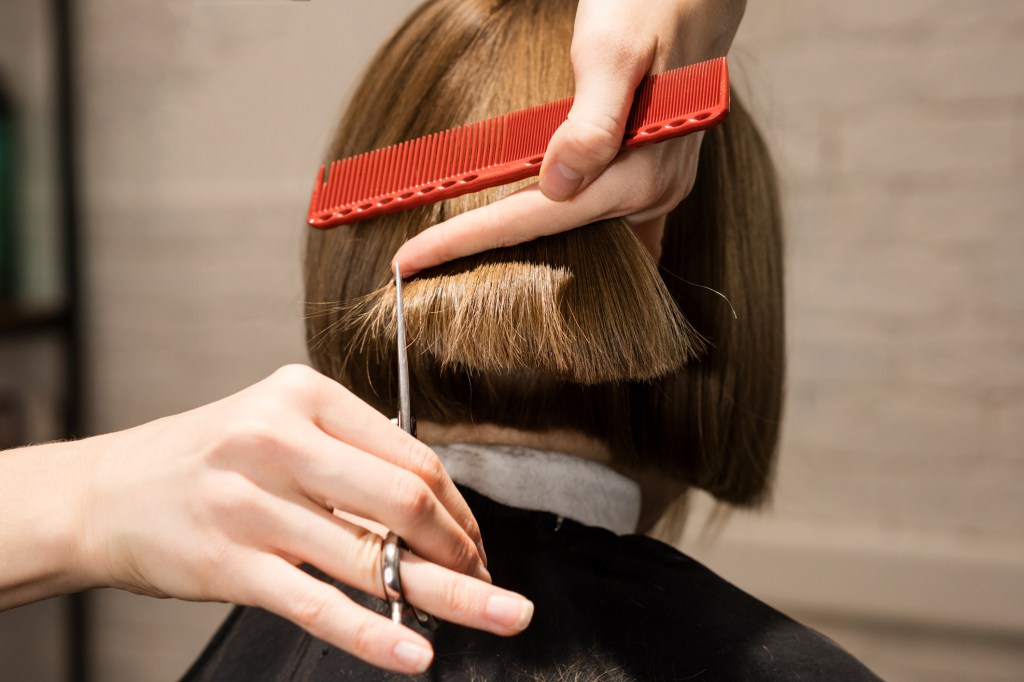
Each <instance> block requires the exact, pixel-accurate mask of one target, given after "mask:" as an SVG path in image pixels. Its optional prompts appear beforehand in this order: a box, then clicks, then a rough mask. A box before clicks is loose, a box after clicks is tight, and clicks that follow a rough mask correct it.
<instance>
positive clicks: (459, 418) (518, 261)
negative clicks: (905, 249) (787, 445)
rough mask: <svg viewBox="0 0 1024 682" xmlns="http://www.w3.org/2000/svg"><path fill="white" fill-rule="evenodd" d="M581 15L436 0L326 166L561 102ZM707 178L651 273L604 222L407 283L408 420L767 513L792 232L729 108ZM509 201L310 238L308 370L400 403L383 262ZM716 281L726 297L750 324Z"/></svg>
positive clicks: (448, 204)
mask: <svg viewBox="0 0 1024 682" xmlns="http://www.w3.org/2000/svg"><path fill="white" fill-rule="evenodd" d="M575 10H576V2H575V1H574V0H431V1H429V2H427V3H425V4H424V5H423V6H421V7H420V8H419V9H418V10H417V11H415V12H414V13H413V14H412V15H411V16H410V17H409V18H408V19H407V20H406V22H405V23H404V24H403V25H402V26H401V27H400V28H399V30H398V32H397V33H396V34H395V35H394V36H393V37H392V38H391V39H390V40H389V41H388V43H386V44H385V45H384V47H383V48H382V49H381V51H380V52H379V53H378V54H377V56H376V57H375V58H374V60H373V61H372V62H371V65H370V67H369V70H368V72H367V75H366V76H365V77H364V79H363V81H362V83H361V85H360V87H359V88H358V89H357V91H356V93H355V94H354V96H353V99H352V104H351V105H350V107H349V109H348V111H347V112H346V114H345V116H344V117H343V119H342V121H341V124H340V126H339V129H338V132H337V135H336V137H335V141H334V143H333V144H332V146H331V149H330V153H329V157H330V159H337V158H342V157H344V156H349V155H352V154H357V153H360V152H363V151H367V150H369V149H373V148H377V147H381V146H385V145H390V144H394V143H397V142H400V141H403V140H407V139H412V138H415V137H419V136H422V135H426V134H429V133H432V132H436V131H439V130H443V129H446V128H450V127H453V126H457V125H461V124H465V123H469V122H472V121H476V120H480V119H483V118H487V117H490V116H494V115H497V114H501V113H505V112H507V111H512V110H515V109H521V108H523V107H526V106H530V105H533V104H539V103H542V102H546V101H550V100H553V99H558V98H561V97H566V96H569V95H571V94H572V88H573V82H572V71H571V68H570V61H569V52H568V51H569V45H570V43H571V38H572V27H573V19H574V16H575ZM699 166H700V172H699V173H698V177H697V181H696V183H695V186H694V189H693V192H692V193H691V195H690V196H689V198H687V199H686V200H685V201H684V202H683V204H681V205H680V207H679V208H677V209H676V210H675V211H674V212H673V213H672V214H671V215H670V216H669V220H668V226H667V232H666V238H665V243H664V247H663V249H664V252H663V256H662V259H661V263H660V272H659V268H658V267H657V266H656V265H655V264H654V263H653V262H652V261H651V258H650V256H649V254H648V253H647V251H646V250H645V249H644V247H643V246H642V245H641V244H640V243H639V241H638V240H637V239H636V238H635V236H634V235H633V233H632V231H631V230H630V229H629V228H628V227H627V226H626V225H625V224H624V223H623V222H622V221H619V220H611V221H604V222H601V223H596V224H594V225H590V226H587V227H584V228H581V229H578V230H572V231H570V232H568V233H564V234H560V235H555V236H552V237H546V238H542V239H539V240H536V241H534V242H529V243H527V244H523V245H519V246H515V247H510V248H505V249H498V250H494V251H490V252H487V253H484V254H480V255H478V256H474V257H469V258H464V259H460V260H459V261H456V262H453V263H449V264H446V265H444V266H441V267H438V268H433V269H431V270H428V271H425V272H423V273H421V274H420V275H418V276H417V277H416V278H415V279H412V280H409V281H408V282H407V285H406V288H405V292H404V293H405V297H404V298H405V312H406V319H407V325H408V332H409V341H410V370H411V374H412V387H413V401H414V405H415V408H416V412H417V416H418V418H420V419H421V420H429V421H433V422H438V423H441V424H457V423H475V424H495V425H500V426H508V427H513V428H518V429H524V430H531V431H544V430H548V429H570V430H574V431H579V432H581V433H583V434H585V435H588V436H591V437H594V438H597V439H600V440H603V441H605V442H607V444H608V445H609V447H610V449H611V451H612V452H613V453H614V457H615V458H616V460H617V462H618V463H619V464H621V465H623V466H625V467H632V468H636V469H655V470H658V471H660V472H663V473H665V474H667V475H669V476H672V477H675V478H678V479H680V480H682V481H685V482H687V483H689V484H690V485H694V486H697V487H701V488H704V489H707V490H708V491H709V492H711V493H712V494H714V495H716V496H718V497H719V498H720V499H723V500H726V501H730V502H734V503H753V502H756V501H758V500H759V499H761V497H762V496H763V495H764V493H765V491H766V489H767V483H768V480H769V476H770V472H771V463H772V460H773V457H774V452H775V446H776V440H777V433H778V418H779V413H780V405H781V384H782V363H783V359H782V352H783V333H782V300H781V296H782V281H781V238H780V219H779V212H778V206H777V198H776V189H775V186H774V176H773V173H772V168H771V163H770V160H769V159H768V156H767V152H766V150H765V147H764V145H763V143H762V141H761V139H760V137H759V135H758V134H757V131H756V129H755V128H754V126H753V124H752V122H751V121H750V119H749V117H748V116H747V114H746V112H745V110H744V109H743V108H742V106H741V105H740V104H739V103H738V102H737V101H736V100H735V99H734V100H733V112H732V114H731V116H730V118H729V119H728V120H727V121H726V123H725V124H723V125H722V126H720V127H719V128H717V129H714V130H712V131H709V132H708V133H706V135H705V139H704V143H703V145H702V151H701V158H700V164H699ZM510 189H514V187H513V188H496V189H492V190H488V191H485V192H480V193H477V194H474V195H467V196H464V197H459V198H456V199H453V200H449V201H445V202H441V203H439V204H436V205H433V206H427V207H422V208H419V209H414V210H410V211H405V212H401V213H395V214H391V215H387V216H383V217H380V218H377V219H374V220H371V221H366V222H363V223H356V224H355V225H352V226H347V227H341V228H336V229H333V230H328V231H317V230H314V231H311V232H310V236H309V241H308V246H307V262H306V296H307V300H308V301H310V305H311V314H310V317H309V319H308V323H307V338H308V343H309V347H310V353H311V356H312V360H313V363H314V365H315V366H316V367H317V368H318V369H320V370H321V371H322V372H324V373H325V374H327V375H328V376H331V377H334V378H335V379H337V380H338V381H340V382H342V383H343V384H345V385H347V386H349V387H350V388H351V389H352V390H353V391H355V392H356V393H357V394H358V395H359V396H360V397H362V398H363V399H365V400H367V401H368V402H369V403H370V404H372V405H374V406H376V407H377V408H378V409H380V410H381V411H383V412H385V413H389V412H391V411H393V409H394V408H393V406H394V405H395V404H396V399H395V393H396V388H397V387H396V382H395V378H394V377H395V368H394V362H395V361H394V358H395V354H394V351H395V328H394V321H395V316H394V294H393V290H391V289H390V288H389V286H388V283H389V280H390V258H391V256H392V255H393V254H394V252H395V251H396V250H397V249H398V247H399V246H400V245H401V243H402V242H404V241H405V240H407V239H409V238H410V237H412V236H413V235H414V234H416V233H418V232H420V231H422V230H423V229H426V228H427V227H429V226H430V225H433V224H436V223H438V222H440V221H442V220H444V219H445V218H447V217H450V216H453V215H456V214H458V213H461V212H464V211H466V210H469V209H471V208H473V207H475V206H479V205H483V204H484V203H487V202H490V201H493V200H495V199H496V198H498V197H500V196H501V195H502V194H503V193H507V192H508V191H510ZM510 228H511V229H514V226H510ZM691 283H693V284H691ZM694 284H696V285H699V286H694ZM704 287H708V288H710V289H714V290H717V291H722V292H724V293H725V294H726V295H727V296H728V297H729V299H730V301H731V302H732V305H733V306H734V307H735V308H736V310H737V312H738V315H739V318H738V319H734V318H733V316H732V312H731V309H730V307H729V305H728V303H726V302H725V301H723V299H721V298H720V297H718V296H717V295H716V294H714V293H711V292H709V291H708V290H707V289H705V288H704ZM684 314H685V318H684Z"/></svg>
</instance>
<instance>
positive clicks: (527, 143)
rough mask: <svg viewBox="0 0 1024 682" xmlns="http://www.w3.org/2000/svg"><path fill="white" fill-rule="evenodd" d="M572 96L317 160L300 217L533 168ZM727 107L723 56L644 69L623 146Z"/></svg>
mask: <svg viewBox="0 0 1024 682" xmlns="http://www.w3.org/2000/svg"><path fill="white" fill-rule="evenodd" d="M572 102H573V98H571V97H568V98H566V99H562V100H558V101H556V102H549V103H547V104H541V105H538V106H534V107H530V108H528V109H522V110H520V111H515V112H512V113H509V114H502V115H500V116H495V117H493V118H489V119H486V120H484V121H478V122H477V123H470V124H469V125H464V126H460V127H458V128H452V129H450V130H445V131H443V132H439V133H433V134H432V135H427V136H425V137H420V138H417V139H415V140H409V141H407V142H401V143H399V144H396V145H392V146H390V147H385V148H384V149H377V150H375V151H371V152H366V153H365V154H360V155H358V156H351V157H349V158H346V159H342V160H340V161H335V162H333V163H331V165H330V168H329V170H327V180H326V181H325V180H324V173H325V167H324V166H321V167H320V171H319V172H318V173H317V176H316V184H315V185H314V186H313V198H312V200H311V201H310V204H309V216H308V220H309V224H310V225H311V226H313V227H318V228H330V227H337V226H338V225H344V224H346V223H353V222H356V221H359V220H367V219H369V218H374V217H377V216H379V215H382V214H385V213H392V212H394V211H402V210H405V209H409V208H415V207H417V206H423V205H425V204H432V203H435V202H438V201H442V200H444V199H450V198H452V197H457V196H459V195H462V194H467V193H469V192H477V191H480V190H482V189H486V188H488V187H495V186H497V185H506V184H509V183H512V182H515V181H517V180H522V179H524V178H528V177H531V176H535V175H537V174H538V173H539V172H540V164H541V161H543V159H544V152H545V151H546V150H547V146H548V141H549V140H550V139H551V136H552V135H553V134H554V132H555V130H557V129H558V126H560V125H561V124H562V122H563V121H565V119H566V116H567V115H568V114H569V109H570V108H571V107H572ZM728 113H729V73H728V66H727V64H726V59H725V57H719V58H717V59H710V60H708V61H704V62H698V63H697V64H691V65H689V66H683V67H681V68H678V69H673V70H672V71H666V72H664V73H660V74H655V75H652V76H647V77H646V78H644V79H643V80H642V81H641V82H640V85H639V87H638V88H637V90H636V94H635V95H634V97H633V107H632V109H631V110H630V114H629V120H628V122H627V124H626V135H625V137H624V138H623V143H622V148H623V149H636V148H637V147H642V146H644V145H648V144H654V143H655V142H662V141H664V140H668V139H672V138H675V137H681V136H683V135H688V134H690V133H694V132H697V131H698V130H705V129H707V128H710V127H712V126H714V125H717V124H718V123H720V122H721V121H722V120H724V119H725V117H726V116H727V115H728Z"/></svg>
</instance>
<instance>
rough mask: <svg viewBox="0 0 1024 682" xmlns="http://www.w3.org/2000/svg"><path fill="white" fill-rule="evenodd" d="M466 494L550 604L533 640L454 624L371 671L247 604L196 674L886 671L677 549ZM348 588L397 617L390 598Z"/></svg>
mask: <svg viewBox="0 0 1024 682" xmlns="http://www.w3.org/2000/svg"><path fill="white" fill-rule="evenodd" d="M462 492H463V494H464V496H465V498H466V501H467V502H468V503H469V505H470V507H471V508H472V510H473V513H474V514H475V516H476V518H477V521H479V523H480V528H481V532H482V534H483V538H484V543H485V546H486V548H487V556H488V568H489V569H490V572H491V574H492V576H493V578H494V583H495V584H496V585H500V586H501V587H505V588H508V589H510V590H514V591H516V592H519V593H521V594H523V595H525V596H527V597H529V598H530V599H531V600H532V601H533V603H534V604H535V605H536V610H535V612H534V616H533V622H532V623H531V624H530V626H529V627H528V628H527V629H526V630H525V631H524V632H523V633H522V634H520V635H517V636H515V637H508V638H505V637H498V636H496V635H491V634H488V633H485V632H480V631H478V630H471V629H468V628H464V627H460V626H458V625H453V624H450V623H442V624H441V626H440V627H439V628H438V629H437V630H436V631H434V632H427V631H423V630H420V629H418V628H417V630H418V631H419V632H421V633H422V634H423V635H424V636H426V637H427V638H428V639H430V640H432V641H433V644H434V650H435V658H434V664H433V666H432V667H431V668H430V670H428V671H427V672H426V673H425V674H423V675H420V676H417V677H413V678H410V677H408V676H403V675H397V674H394V673H388V672H383V671H380V670H377V669H375V668H373V667H371V666H368V665H366V664H365V663H363V662H361V661H359V660H358V659H356V658H354V657H352V656H350V655H348V654H347V653H345V652H343V651H341V650H339V649H335V648H334V647H331V646H328V645H326V644H325V643H324V642H322V641H319V640H316V639H313V638H312V637H310V636H309V635H308V634H306V633H305V632H304V631H303V630H301V629H300V628H298V627H296V626H295V625H292V624H291V623H290V622H288V621H286V620H284V619H282V618H279V617H277V616H275V615H273V614H270V613H268V612H266V611H262V610H260V609H253V608H239V609H236V610H235V611H234V612H232V613H231V615H230V616H229V617H228V619H227V621H226V622H225V623H224V625H223V626H222V627H221V628H220V630H219V631H218V632H217V634H216V635H215V636H214V638H213V640H212V641H211V642H210V644H209V645H208V646H207V648H206V650H205V651H204V652H203V653H202V655H201V656H200V658H199V660H197V661H196V663H195V664H194V665H193V666H192V668H191V670H189V671H188V673H186V675H185V678H184V679H185V680H187V681H188V682H201V681H203V680H289V681H291V680H301V681H303V682H305V681H307V680H309V681H314V680H315V681H320V680H324V681H326V680H396V681H397V680H408V679H417V680H459V681H466V682H468V681H470V680H472V681H473V682H479V681H483V680H531V681H532V680H580V681H582V680H601V682H613V681H617V680H704V681H710V680H804V681H807V680H841V681H853V680H876V679H878V678H877V677H875V676H874V675H873V674H872V673H871V671H869V670H868V669H867V668H865V667H864V666H863V665H862V664H861V663H859V662H858V661H857V660H856V659H855V658H853V657H852V656H850V655H849V654H848V653H846V652H845V651H843V650H842V649H841V648H839V646H837V645H836V644H835V643H834V642H832V641H831V640H829V639H828V638H826V637H824V636H822V635H820V634H818V633H817V632H815V631H813V630H811V629H808V628H806V627H804V626H803V625H800V624H799V623H797V622H796V621H794V620H792V619H790V618H788V617H786V616H785V615H783V614H781V613H779V612H778V611H776V610H775V609H773V608H771V607H769V606H767V605H766V604H763V603H762V602H760V601H758V600H757V599H754V598H753V597H751V596H750V595H748V594H746V593H744V592H743V591H741V590H739V589H737V588H736V587H734V586H733V585H730V584H729V583H727V582H726V581H725V580H723V579H722V578H719V577H718V576H717V575H715V574H714V573H712V572H711V571H710V570H708V569H707V568H705V567H704V566H702V565H701V564H699V563H697V562H696V561H694V560H693V559H690V558H689V557H687V556H685V555H683V554H680V553H679V552H677V551H676V550H674V549H673V548H671V547H669V546H668V545H666V544H663V543H661V542H658V541H656V540H652V539H650V538H646V537H643V536H639V535H626V536H617V535H615V534H614V533H612V532H610V531H608V530H605V529H602V528H594V527H590V526H585V525H582V524H580V523H576V522H575V521H572V520H569V519H560V518H559V517H556V516H555V515H554V514H549V513H546V512H536V511H528V510H524V509H515V508H512V507H508V506H505V505H503V504H499V503H497V502H495V501H493V500H491V499H489V498H487V497H484V496H482V495H480V494H477V493H476V492H474V491H472V490H468V489H465V488H462ZM317 575H318V577H321V578H322V579H326V578H325V577H324V576H322V575H320V574H317ZM341 589H342V590H343V591H344V592H345V593H346V594H348V595H349V596H350V597H352V598H353V599H355V600H356V601H357V602H358V603H360V604H363V605H365V606H368V607H369V608H371V609H375V610H376V611H378V612H380V613H384V604H383V602H381V601H380V600H378V599H375V598H373V597H368V596H366V595H363V594H362V593H360V592H357V591H355V590H352V589H349V588H347V587H341ZM407 623H408V619H407Z"/></svg>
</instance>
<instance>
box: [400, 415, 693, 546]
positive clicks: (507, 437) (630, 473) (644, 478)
mask: <svg viewBox="0 0 1024 682" xmlns="http://www.w3.org/2000/svg"><path fill="white" fill-rule="evenodd" d="M417 429H418V435H419V438H420V440H422V441H423V442H424V443H429V444H432V445H452V444H454V443H474V444H479V445H512V446H516V447H525V448H533V449H535V450H549V451H553V452H562V453H565V454H567V455H573V456H575V457H580V458H582V459H589V460H591V461H595V462H599V463H601V464H604V465H606V466H609V467H611V468H612V469H614V470H616V471H618V472H619V473H620V474H622V475H624V476H627V477H629V478H631V479H632V480H634V481H636V482H637V484H639V486H640V503H641V506H640V522H639V524H638V525H637V530H638V531H639V532H641V533H643V532H646V531H648V530H650V529H651V527H652V526H654V524H655V523H656V522H657V520H658V519H659V518H661V515H662V514H663V513H664V512H665V509H666V508H667V507H668V505H669V504H671V502H672V501H673V500H675V499H676V498H678V497H679V496H680V495H681V494H682V493H683V492H685V490H686V488H685V486H684V485H683V484H682V483H679V482H678V481H673V480H670V479H668V478H667V477H666V476H664V475H662V474H660V473H659V472H655V471H651V470H643V471H634V470H629V469H625V468H623V467H622V466H620V465H619V464H617V463H615V462H614V461H613V458H612V452H611V449H610V448H609V447H608V444H607V443H605V442H604V441H602V440H598V439H596V438H591V437H590V436H586V435H584V434H582V433H580V432H578V431H573V430H570V429H553V430H550V431H543V432H540V431H520V430H518V429H512V428H509V427H506V426H497V425H495V424H452V425H441V424H435V423H433V422H420V423H419V424H418V425H417Z"/></svg>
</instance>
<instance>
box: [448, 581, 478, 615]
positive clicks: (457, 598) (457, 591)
mask: <svg viewBox="0 0 1024 682" xmlns="http://www.w3.org/2000/svg"><path fill="white" fill-rule="evenodd" d="M440 597H441V603H442V604H443V605H444V607H445V609H446V610H447V611H448V612H449V613H458V614H470V613H472V611H473V608H474V605H475V603H476V600H475V599H474V598H473V593H472V589H471V588H470V587H469V586H468V585H467V584H466V583H465V581H463V580H449V581H447V582H446V583H445V584H444V586H443V587H442V588H441V595H440Z"/></svg>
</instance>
